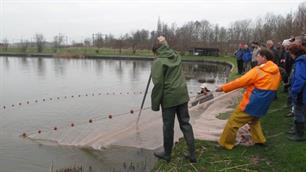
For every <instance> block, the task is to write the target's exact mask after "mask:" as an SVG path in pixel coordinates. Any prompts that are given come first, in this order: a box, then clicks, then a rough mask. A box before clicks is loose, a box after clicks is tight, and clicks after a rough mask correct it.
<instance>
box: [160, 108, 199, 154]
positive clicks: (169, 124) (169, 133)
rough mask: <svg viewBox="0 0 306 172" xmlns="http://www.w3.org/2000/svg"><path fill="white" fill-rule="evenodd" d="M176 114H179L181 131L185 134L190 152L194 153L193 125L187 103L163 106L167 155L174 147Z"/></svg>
mask: <svg viewBox="0 0 306 172" xmlns="http://www.w3.org/2000/svg"><path fill="white" fill-rule="evenodd" d="M175 114H176V115H177V118H178V121H179V125H180V128H181V131H182V132H183V134H184V138H185V140H186V143H187V146H188V150H189V153H190V154H191V155H194V152H195V147H194V135H193V130H192V126H191V124H190V123H189V119H190V116H189V112H188V105H187V103H184V104H181V105H178V106H174V107H170V108H162V117H163V136H164V150H165V153H166V154H167V155H170V154H171V151H172V147H173V135H174V121H175V120H174V119H175Z"/></svg>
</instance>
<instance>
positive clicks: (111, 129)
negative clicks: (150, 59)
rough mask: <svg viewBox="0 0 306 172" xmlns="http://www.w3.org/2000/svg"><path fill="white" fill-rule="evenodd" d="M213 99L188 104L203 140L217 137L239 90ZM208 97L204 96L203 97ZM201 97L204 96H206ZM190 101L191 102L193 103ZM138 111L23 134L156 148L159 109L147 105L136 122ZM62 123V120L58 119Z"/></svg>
mask: <svg viewBox="0 0 306 172" xmlns="http://www.w3.org/2000/svg"><path fill="white" fill-rule="evenodd" d="M213 96H214V98H213V99H210V100H205V102H201V103H200V104H197V105H195V106H192V105H191V103H190V107H189V110H190V116H191V123H192V125H193V128H194V133H195V137H196V138H197V139H203V140H217V139H218V138H219V136H220V134H221V132H222V129H223V127H224V125H225V122H226V120H221V119H218V118H217V116H218V115H219V114H220V113H223V112H228V111H231V110H233V108H234V105H235V104H237V102H238V100H239V97H240V96H241V92H240V91H238V90H237V91H233V92H230V93H226V94H223V93H214V95H213ZM206 98H207V97H206ZM206 98H205V97H204V99H206ZM192 101H193V100H191V101H190V102H192ZM138 112H139V110H134V111H129V112H122V113H117V114H113V115H110V114H108V115H99V116H96V117H92V118H90V119H88V120H87V121H82V122H78V123H68V122H66V124H65V125H62V126H57V127H53V128H52V127H51V126H49V127H47V129H40V130H37V131H32V132H27V133H24V134H23V136H24V137H25V138H27V139H30V140H32V141H35V142H39V143H42V144H48V145H63V146H77V147H88V148H93V149H103V148H107V147H109V146H127V147H137V148H145V149H156V148H158V147H160V146H161V145H162V140H163V139H162V137H163V136H162V118H161V112H154V111H151V110H150V107H146V108H144V109H143V110H142V115H141V118H140V121H139V123H138V125H136V121H137V116H138ZM59 122H60V123H62V124H64V122H63V121H59ZM174 130H175V131H174V133H175V136H174V138H175V141H177V140H178V138H180V137H182V133H181V132H180V129H179V125H178V122H177V120H176V122H175V129H174Z"/></svg>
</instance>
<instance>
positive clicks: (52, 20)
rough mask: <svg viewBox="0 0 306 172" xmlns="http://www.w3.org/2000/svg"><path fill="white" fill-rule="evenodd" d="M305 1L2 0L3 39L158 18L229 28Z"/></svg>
mask: <svg viewBox="0 0 306 172" xmlns="http://www.w3.org/2000/svg"><path fill="white" fill-rule="evenodd" d="M303 1H305V0H138V1H137V0H0V42H1V41H2V40H3V39H4V38H8V39H9V40H10V42H11V41H14V42H15V41H19V40H20V39H29V40H30V39H31V37H33V35H34V34H35V33H42V34H43V35H44V36H45V37H46V38H47V39H48V40H50V41H51V40H53V37H54V36H55V35H57V34H58V33H63V34H65V35H67V36H68V37H69V39H70V40H72V39H73V40H76V41H79V40H82V39H85V38H88V37H89V38H90V37H91V34H92V33H96V32H101V33H112V34H114V35H115V36H116V37H118V36H120V34H124V33H130V32H132V31H134V30H137V29H142V28H143V29H147V30H155V29H156V23H157V20H158V17H160V19H161V20H162V22H165V23H168V24H171V23H173V22H175V23H176V24H177V25H178V26H181V25H182V24H184V23H186V22H187V21H195V20H203V19H206V20H208V21H210V22H211V23H213V24H219V25H220V26H226V27H228V26H229V24H230V23H231V22H233V21H236V20H242V19H256V18H257V17H263V16H264V15H265V14H266V13H274V14H281V15H285V14H288V13H290V12H294V11H296V9H297V7H298V5H299V4H300V3H301V2H303Z"/></svg>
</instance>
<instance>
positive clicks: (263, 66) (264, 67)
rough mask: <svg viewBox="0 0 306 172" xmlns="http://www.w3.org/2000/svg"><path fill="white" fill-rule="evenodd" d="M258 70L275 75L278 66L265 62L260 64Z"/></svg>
mask: <svg viewBox="0 0 306 172" xmlns="http://www.w3.org/2000/svg"><path fill="white" fill-rule="evenodd" d="M259 68H260V69H261V70H263V71H265V72H267V73H271V74H276V73H278V72H279V68H278V66H277V65H276V64H275V63H273V62H272V61H270V60H269V61H267V62H266V63H264V64H261V65H260V66H259Z"/></svg>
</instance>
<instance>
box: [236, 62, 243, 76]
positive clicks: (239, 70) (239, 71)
mask: <svg viewBox="0 0 306 172" xmlns="http://www.w3.org/2000/svg"><path fill="white" fill-rule="evenodd" d="M237 68H238V73H239V74H242V73H243V72H244V69H243V60H242V59H241V60H238V59H237Z"/></svg>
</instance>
